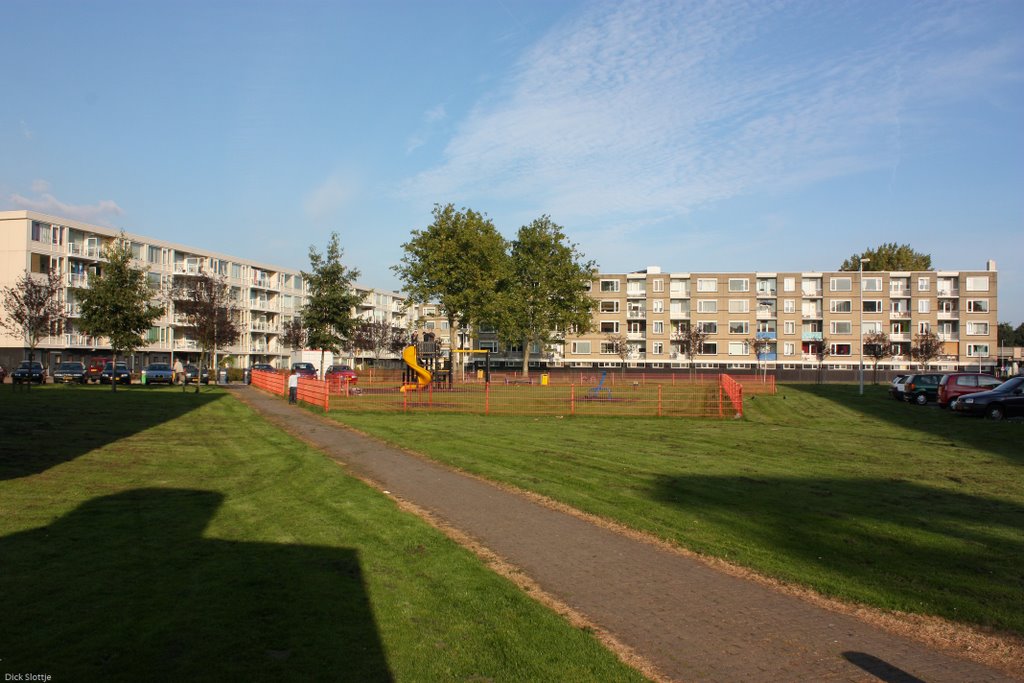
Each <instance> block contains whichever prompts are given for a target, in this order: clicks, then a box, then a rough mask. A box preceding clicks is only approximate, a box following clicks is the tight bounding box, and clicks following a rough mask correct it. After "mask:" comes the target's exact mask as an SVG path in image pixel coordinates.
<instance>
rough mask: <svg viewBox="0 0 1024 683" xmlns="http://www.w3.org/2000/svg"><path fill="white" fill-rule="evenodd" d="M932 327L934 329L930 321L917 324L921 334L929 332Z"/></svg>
mask: <svg viewBox="0 0 1024 683" xmlns="http://www.w3.org/2000/svg"><path fill="white" fill-rule="evenodd" d="M931 329H932V326H931V325H930V324H929V323H918V324H917V331H918V333H919V334H928V331H929V330H931Z"/></svg>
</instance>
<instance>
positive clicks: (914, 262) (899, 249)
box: [839, 242, 932, 271]
mask: <svg viewBox="0 0 1024 683" xmlns="http://www.w3.org/2000/svg"><path fill="white" fill-rule="evenodd" d="M862 258H866V259H869V262H868V263H865V264H864V267H865V269H866V270H868V269H870V270H905V271H913V270H932V257H931V254H922V253H921V252H918V251H914V250H913V249H911V247H910V245H909V244H896V243H895V242H888V243H885V244H880V245H879V246H878V247H876V248H875V249H865V250H864V253H862V254H854V255H853V256H851V257H850V258H848V259H846V260H845V261H843V265H841V266H839V270H860V260H861V259H862Z"/></svg>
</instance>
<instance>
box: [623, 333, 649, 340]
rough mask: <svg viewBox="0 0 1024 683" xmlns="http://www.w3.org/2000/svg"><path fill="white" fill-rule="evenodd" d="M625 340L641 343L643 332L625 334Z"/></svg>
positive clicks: (643, 337)
mask: <svg viewBox="0 0 1024 683" xmlns="http://www.w3.org/2000/svg"><path fill="white" fill-rule="evenodd" d="M626 339H629V340H631V341H643V340H644V339H645V336H644V333H643V332H627V333H626Z"/></svg>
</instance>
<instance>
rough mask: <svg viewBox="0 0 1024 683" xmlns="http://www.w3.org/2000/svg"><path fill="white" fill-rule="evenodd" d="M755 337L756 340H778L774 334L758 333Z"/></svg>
mask: <svg viewBox="0 0 1024 683" xmlns="http://www.w3.org/2000/svg"><path fill="white" fill-rule="evenodd" d="M756 337H757V339H777V338H778V337H777V336H776V334H775V333H774V332H758V333H757V335H756Z"/></svg>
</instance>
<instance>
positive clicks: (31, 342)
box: [0, 271, 67, 351]
mask: <svg viewBox="0 0 1024 683" xmlns="http://www.w3.org/2000/svg"><path fill="white" fill-rule="evenodd" d="M63 286H64V285H63V282H62V281H61V276H60V273H58V272H56V271H51V272H50V273H48V274H46V275H45V276H43V275H40V274H37V273H29V272H28V271H25V273H24V274H23V275H22V276H21V277H20V278H18V279H17V280H16V281H15V283H14V284H13V285H11V286H7V287H4V288H3V290H2V301H3V307H4V316H3V317H2V318H0V327H3V328H5V329H7V330H8V331H9V332H11V333H12V334H14V335H17V336H20V337H22V338H24V340H25V343H26V344H28V348H29V349H30V350H32V351H35V348H36V346H38V345H39V341H40V340H41V339H42V338H43V337H46V336H48V335H50V334H51V333H53V332H54V331H57V332H59V331H60V329H61V328H62V327H63V325H64V321H65V319H66V317H67V316H66V315H65V313H64V304H63V303H62V302H61V300H60V293H61V290H62V289H63Z"/></svg>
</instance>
